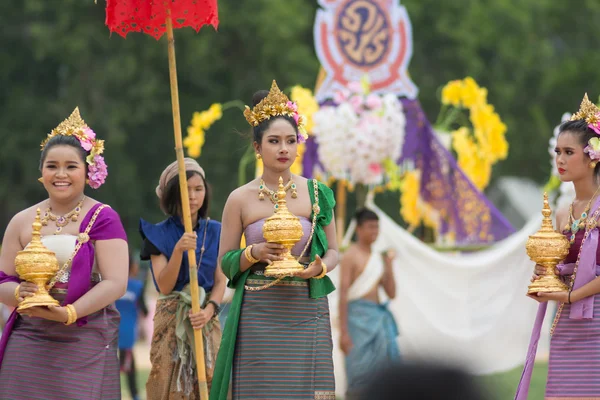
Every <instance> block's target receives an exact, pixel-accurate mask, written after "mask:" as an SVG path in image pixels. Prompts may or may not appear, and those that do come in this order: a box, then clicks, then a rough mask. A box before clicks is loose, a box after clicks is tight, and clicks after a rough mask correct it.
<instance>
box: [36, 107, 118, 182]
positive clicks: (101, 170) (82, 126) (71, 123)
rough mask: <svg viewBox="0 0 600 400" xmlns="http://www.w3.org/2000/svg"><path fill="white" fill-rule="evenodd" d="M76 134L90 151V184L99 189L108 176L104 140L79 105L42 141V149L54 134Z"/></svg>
mask: <svg viewBox="0 0 600 400" xmlns="http://www.w3.org/2000/svg"><path fill="white" fill-rule="evenodd" d="M58 135H62V136H74V137H75V138H76V139H77V140H78V141H79V144H81V147H82V148H83V149H84V150H85V151H86V152H87V153H88V156H87V157H86V160H85V161H86V163H87V164H88V184H89V185H90V187H91V188H92V189H98V188H99V187H100V186H102V184H103V183H104V182H106V177H107V176H108V168H107V166H106V163H105V162H104V157H103V156H102V153H104V140H99V139H96V133H95V132H94V131H93V130H92V129H91V128H90V127H89V126H87V124H86V123H85V121H84V120H83V119H82V118H81V115H80V114H79V107H76V108H75V110H74V111H73V113H72V114H71V115H70V116H69V118H67V119H65V120H64V121H63V122H61V123H60V125H58V126H57V127H56V128H54V129H53V130H52V132H50V133H49V134H48V136H47V137H46V139H44V141H42V144H41V149H42V150H44V147H46V144H47V143H48V141H49V140H50V139H52V138H53V137H54V136H58Z"/></svg>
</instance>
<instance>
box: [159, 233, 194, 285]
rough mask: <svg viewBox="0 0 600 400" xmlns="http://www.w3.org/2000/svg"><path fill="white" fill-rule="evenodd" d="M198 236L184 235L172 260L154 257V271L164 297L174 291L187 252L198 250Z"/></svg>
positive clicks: (160, 255) (161, 255)
mask: <svg viewBox="0 0 600 400" xmlns="http://www.w3.org/2000/svg"><path fill="white" fill-rule="evenodd" d="M197 242H198V236H197V234H196V232H191V233H187V232H186V233H184V234H183V235H182V236H181V239H179V241H178V242H177V244H176V245H175V248H174V249H173V253H172V254H171V258H169V259H167V257H166V256H165V255H164V254H159V255H152V256H150V260H151V262H152V267H151V268H152V270H153V271H154V276H155V278H156V284H157V285H158V290H160V292H161V293H162V294H164V295H168V294H169V293H171V292H172V291H173V288H174V287H175V284H176V283H177V277H178V276H179V270H180V269H181V262H182V261H183V256H184V253H185V252H186V251H189V250H192V251H195V250H196V246H197Z"/></svg>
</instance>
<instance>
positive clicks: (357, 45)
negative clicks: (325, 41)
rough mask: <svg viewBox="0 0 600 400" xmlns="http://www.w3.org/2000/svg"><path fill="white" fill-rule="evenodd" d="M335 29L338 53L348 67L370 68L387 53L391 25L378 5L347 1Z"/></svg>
mask: <svg viewBox="0 0 600 400" xmlns="http://www.w3.org/2000/svg"><path fill="white" fill-rule="evenodd" d="M336 28H337V40H338V45H339V48H340V51H341V53H342V54H343V56H344V57H345V58H346V61H347V62H348V63H351V64H354V65H356V66H358V67H373V66H375V65H377V64H379V63H380V62H381V61H382V60H383V59H384V57H385V56H386V55H387V54H388V52H389V47H390V37H391V29H390V23H389V21H388V19H387V15H386V13H385V12H384V11H383V10H382V9H381V8H380V7H379V5H378V4H377V3H374V2H371V1H367V0H350V1H349V2H348V3H346V4H345V6H344V7H341V9H340V11H339V15H338V19H337V27H336Z"/></svg>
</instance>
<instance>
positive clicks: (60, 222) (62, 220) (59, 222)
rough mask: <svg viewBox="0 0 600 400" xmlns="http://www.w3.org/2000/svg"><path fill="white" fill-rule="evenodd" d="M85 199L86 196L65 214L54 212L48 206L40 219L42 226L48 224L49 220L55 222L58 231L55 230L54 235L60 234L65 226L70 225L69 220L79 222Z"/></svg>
mask: <svg viewBox="0 0 600 400" xmlns="http://www.w3.org/2000/svg"><path fill="white" fill-rule="evenodd" d="M84 200H85V196H83V198H82V199H81V200H80V201H79V203H77V205H76V206H75V208H74V209H72V210H71V211H69V212H68V213H66V214H65V215H56V214H54V213H53V212H52V207H48V208H47V209H46V211H45V212H44V215H43V216H42V218H41V220H40V222H41V223H42V226H47V225H48V221H52V222H54V224H55V225H56V231H54V235H58V234H59V233H60V232H61V231H62V229H63V228H64V227H65V226H67V225H69V222H77V220H78V219H79V214H81V208H82V206H83V202H84Z"/></svg>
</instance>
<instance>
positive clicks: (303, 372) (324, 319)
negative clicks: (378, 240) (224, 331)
mask: <svg viewBox="0 0 600 400" xmlns="http://www.w3.org/2000/svg"><path fill="white" fill-rule="evenodd" d="M268 282H270V279H269V278H265V277H264V276H260V275H250V277H249V278H248V280H247V282H246V285H247V286H249V287H259V286H262V285H264V284H266V283H268ZM332 351H333V344H332V340H331V324H330V320H329V303H328V301H327V298H326V297H322V298H319V299H311V298H310V297H309V293H308V283H307V281H304V280H296V279H294V280H292V279H286V280H284V281H281V282H280V283H279V284H277V285H274V286H272V287H269V288H267V289H265V290H261V291H250V290H246V291H245V293H244V300H243V304H242V310H241V315H240V322H239V327H238V335H237V342H236V349H235V356H234V361H233V399H234V400H250V399H253V400H255V399H273V400H275V399H298V400H313V399H319V400H335V381H334V374H333V358H332Z"/></svg>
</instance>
